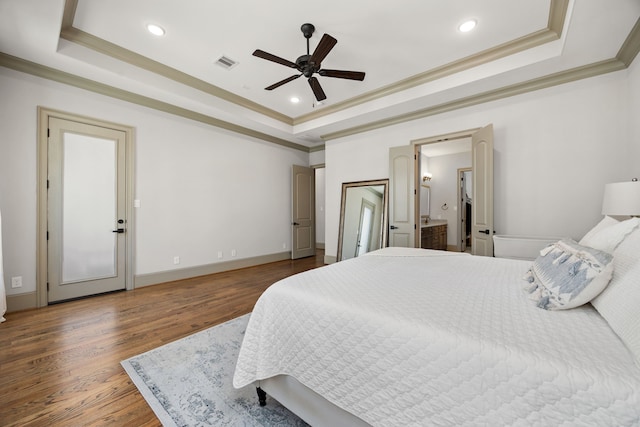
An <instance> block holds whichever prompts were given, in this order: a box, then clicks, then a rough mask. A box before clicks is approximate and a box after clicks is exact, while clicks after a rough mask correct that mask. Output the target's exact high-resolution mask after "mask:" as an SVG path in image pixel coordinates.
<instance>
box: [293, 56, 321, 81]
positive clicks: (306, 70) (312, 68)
mask: <svg viewBox="0 0 640 427" xmlns="http://www.w3.org/2000/svg"><path fill="white" fill-rule="evenodd" d="M309 59H311V55H308V54H307V55H302V56H300V57H298V59H296V65H297V66H298V70H299V71H300V72H301V73H302V74H303V75H304V76H305V77H307V78H309V77H311V76H312V75H313V73H316V72H318V70H319V69H320V64H314V63H313V62H309Z"/></svg>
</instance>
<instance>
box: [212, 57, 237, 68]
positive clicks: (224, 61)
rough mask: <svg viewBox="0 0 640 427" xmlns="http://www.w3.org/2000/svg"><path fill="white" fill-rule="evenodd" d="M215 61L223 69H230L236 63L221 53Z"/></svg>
mask: <svg viewBox="0 0 640 427" xmlns="http://www.w3.org/2000/svg"><path fill="white" fill-rule="evenodd" d="M215 63H216V64H218V65H219V66H221V67H222V68H224V69H225V70H230V69H232V68H233V67H235V66H236V65H238V63H237V62H236V61H234V60H233V59H231V58H229V57H228V56H225V55H222V56H221V57H220V58H218V59H216V62H215Z"/></svg>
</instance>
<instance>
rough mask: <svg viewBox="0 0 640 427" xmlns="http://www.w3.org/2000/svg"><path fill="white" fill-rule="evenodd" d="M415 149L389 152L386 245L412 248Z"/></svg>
mask: <svg viewBox="0 0 640 427" xmlns="http://www.w3.org/2000/svg"><path fill="white" fill-rule="evenodd" d="M415 233H416V222H415V147H414V146H413V145H405V146H401V147H391V148H390V149H389V246H400V247H405V248H413V247H415Z"/></svg>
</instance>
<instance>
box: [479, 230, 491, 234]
mask: <svg viewBox="0 0 640 427" xmlns="http://www.w3.org/2000/svg"><path fill="white" fill-rule="evenodd" d="M480 232H481V233H484V234H489V233H491V232H490V231H489V230H480Z"/></svg>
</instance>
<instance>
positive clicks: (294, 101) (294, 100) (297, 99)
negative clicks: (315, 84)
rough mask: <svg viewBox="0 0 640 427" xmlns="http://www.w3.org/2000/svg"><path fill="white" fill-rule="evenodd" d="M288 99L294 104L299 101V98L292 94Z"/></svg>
mask: <svg viewBox="0 0 640 427" xmlns="http://www.w3.org/2000/svg"><path fill="white" fill-rule="evenodd" d="M290 101H291V102H293V103H294V104H297V103H298V102H300V98H298V97H297V96H292V97H291V99H290Z"/></svg>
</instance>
